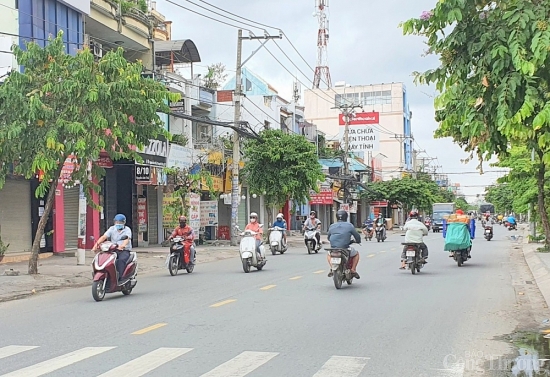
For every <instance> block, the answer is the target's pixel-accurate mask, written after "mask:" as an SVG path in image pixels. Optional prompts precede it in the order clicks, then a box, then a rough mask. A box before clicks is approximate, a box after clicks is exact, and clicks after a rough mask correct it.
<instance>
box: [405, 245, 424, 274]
mask: <svg viewBox="0 0 550 377" xmlns="http://www.w3.org/2000/svg"><path fill="white" fill-rule="evenodd" d="M401 245H403V246H405V248H406V249H405V256H406V257H407V266H408V267H409V270H411V272H412V274H413V275H414V274H416V273H417V272H420V269H421V268H422V267H424V263H422V255H421V250H420V245H419V244H417V243H408V242H405V243H401Z"/></svg>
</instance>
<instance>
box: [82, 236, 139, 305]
mask: <svg viewBox="0 0 550 377" xmlns="http://www.w3.org/2000/svg"><path fill="white" fill-rule="evenodd" d="M127 238H128V237H126V236H125V237H123V238H122V240H125V239H127ZM117 252H118V245H117V244H116V243H113V242H110V241H106V242H103V243H102V244H101V245H100V247H99V252H98V253H97V254H96V255H95V257H94V260H93V261H92V269H93V272H92V276H93V283H92V297H93V298H94V300H96V301H102V300H103V299H104V298H105V294H106V293H115V292H122V294H124V295H125V296H128V295H129V294H130V293H132V290H133V289H134V287H135V286H136V284H137V280H136V276H137V254H136V253H135V252H133V251H131V252H130V258H128V262H126V268H125V269H124V273H123V274H122V279H120V280H119V276H118V272H117V270H116V260H117V257H118V253H117Z"/></svg>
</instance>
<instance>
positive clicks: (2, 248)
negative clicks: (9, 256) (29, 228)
mask: <svg viewBox="0 0 550 377" xmlns="http://www.w3.org/2000/svg"><path fill="white" fill-rule="evenodd" d="M9 247H10V244H9V243H8V244H5V243H4V241H3V240H2V237H1V236H0V257H1V256H3V255H4V254H6V251H8V248H9Z"/></svg>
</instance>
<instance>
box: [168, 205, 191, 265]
mask: <svg viewBox="0 0 550 377" xmlns="http://www.w3.org/2000/svg"><path fill="white" fill-rule="evenodd" d="M178 222H179V224H180V225H179V226H177V227H176V229H174V231H173V232H172V234H171V235H170V238H168V239H169V240H170V241H171V240H172V239H173V238H175V237H178V236H179V237H183V259H184V261H185V264H193V261H194V260H195V248H194V247H193V243H194V241H195V237H196V235H195V230H194V229H193V228H191V227H190V226H189V225H187V217H185V216H183V215H182V216H180V217H179V218H178ZM186 257H187V258H186ZM188 258H189V259H188Z"/></svg>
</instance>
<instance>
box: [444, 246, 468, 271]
mask: <svg viewBox="0 0 550 377" xmlns="http://www.w3.org/2000/svg"><path fill="white" fill-rule="evenodd" d="M470 250H472V246H470V247H468V248H467V249H464V250H455V251H451V254H450V255H449V256H450V257H451V258H453V259H454V260H455V262H456V264H457V265H458V267H462V264H463V263H464V262H466V261H467V260H468V259H469V257H468V255H470Z"/></svg>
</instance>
